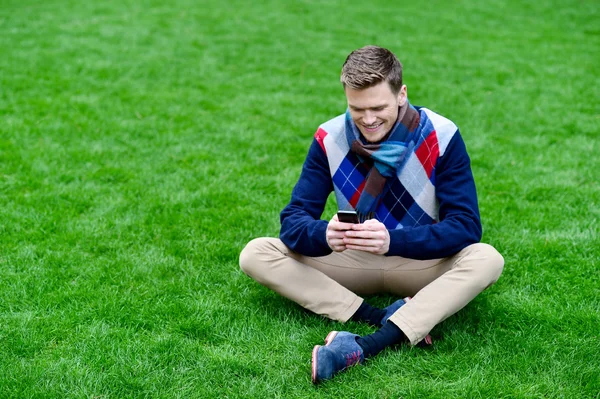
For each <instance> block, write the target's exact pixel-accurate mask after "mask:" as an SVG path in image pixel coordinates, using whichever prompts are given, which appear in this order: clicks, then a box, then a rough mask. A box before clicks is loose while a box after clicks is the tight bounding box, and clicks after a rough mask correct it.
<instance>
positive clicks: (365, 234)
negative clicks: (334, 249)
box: [345, 230, 385, 240]
mask: <svg viewBox="0 0 600 399" xmlns="http://www.w3.org/2000/svg"><path fill="white" fill-rule="evenodd" d="M345 237H347V238H362V239H370V240H373V239H375V240H383V239H384V238H385V233H384V232H383V231H382V230H361V231H356V230H351V231H346V232H345Z"/></svg>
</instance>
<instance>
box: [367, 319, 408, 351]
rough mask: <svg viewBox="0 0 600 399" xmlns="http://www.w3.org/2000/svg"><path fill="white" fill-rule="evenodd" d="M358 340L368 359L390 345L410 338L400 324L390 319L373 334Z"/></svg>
mask: <svg viewBox="0 0 600 399" xmlns="http://www.w3.org/2000/svg"><path fill="white" fill-rule="evenodd" d="M356 342H357V343H358V345H360V347H361V348H362V349H363V351H364V354H365V359H366V358H368V357H372V356H375V355H377V354H378V353H379V352H381V351H382V350H384V349H385V348H387V347H388V346H392V345H395V344H399V343H401V342H408V338H407V337H406V335H404V333H403V332H402V330H401V329H399V328H398V326H396V325H395V324H394V323H392V322H389V321H388V322H387V323H385V324H384V325H383V327H381V328H380V329H379V330H377V331H375V332H374V333H373V334H369V335H365V336H364V337H360V338H358V339H357V340H356Z"/></svg>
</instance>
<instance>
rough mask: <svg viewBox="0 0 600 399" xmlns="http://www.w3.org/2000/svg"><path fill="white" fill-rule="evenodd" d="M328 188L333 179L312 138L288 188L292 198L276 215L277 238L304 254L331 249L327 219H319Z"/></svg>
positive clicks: (331, 185) (328, 251)
mask: <svg viewBox="0 0 600 399" xmlns="http://www.w3.org/2000/svg"><path fill="white" fill-rule="evenodd" d="M331 191H333V183H332V181H331V175H330V173H329V164H328V161H327V155H326V154H325V152H324V150H323V149H322V148H321V146H320V145H319V143H318V142H317V140H316V139H315V140H313V142H312V145H311V147H310V149H309V151H308V155H307V156H306V160H305V161H304V165H303V166H302V173H301V174H300V178H299V179H298V182H297V183H296V186H295V187H294V189H293V190H292V198H291V200H290V202H289V204H288V205H287V206H286V207H285V208H284V209H283V211H281V215H280V220H281V231H280V233H279V238H280V239H281V241H282V242H283V243H284V244H285V245H287V246H288V247H289V248H290V249H291V250H293V251H295V252H298V253H300V254H302V255H306V256H325V255H329V254H330V253H331V252H332V250H331V248H330V247H329V245H328V244H327V239H326V235H325V234H326V230H327V225H328V223H329V221H328V220H320V217H321V215H322V214H323V210H324V209H325V204H326V203H327V197H328V196H329V194H330V193H331Z"/></svg>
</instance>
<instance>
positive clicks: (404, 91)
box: [398, 85, 408, 107]
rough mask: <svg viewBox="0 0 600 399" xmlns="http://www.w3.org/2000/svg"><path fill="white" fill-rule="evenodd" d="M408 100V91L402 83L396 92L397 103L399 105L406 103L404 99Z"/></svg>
mask: <svg viewBox="0 0 600 399" xmlns="http://www.w3.org/2000/svg"><path fill="white" fill-rule="evenodd" d="M407 100H408V91H407V88H406V85H402V87H401V88H400V91H399V92H398V105H399V106H401V107H402V106H404V104H406V101H407Z"/></svg>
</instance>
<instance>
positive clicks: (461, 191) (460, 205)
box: [279, 132, 481, 259]
mask: <svg viewBox="0 0 600 399" xmlns="http://www.w3.org/2000/svg"><path fill="white" fill-rule="evenodd" d="M435 171H436V185H435V187H436V197H437V199H438V202H439V206H440V209H439V220H440V221H439V222H438V223H435V224H431V225H424V226H417V227H405V228H402V229H396V230H389V233H390V248H389V251H388V253H387V254H386V255H388V256H402V257H405V258H411V259H437V258H443V257H446V256H450V255H453V254H455V253H457V252H458V251H460V250H461V249H463V248H465V247H467V246H468V245H470V244H473V243H476V242H479V240H480V239H481V221H480V218H479V207H478V205H477V192H476V190H475V182H474V180H473V174H472V172H471V164H470V159H469V155H468V154H467V150H466V148H465V143H464V142H463V139H462V137H461V135H460V132H456V134H455V135H454V136H453V138H452V139H451V140H450V143H449V144H448V147H447V149H446V151H445V153H444V155H443V156H442V157H440V158H438V162H437V164H436V165H435ZM332 191H333V183H332V180H331V175H330V172H329V164H328V161H327V155H326V154H325V152H324V151H323V149H322V148H321V146H320V145H319V143H318V142H317V141H316V140H313V143H312V145H311V147H310V149H309V151H308V155H307V156H306V160H305V161H304V165H303V167H302V173H301V175H300V179H299V180H298V182H297V183H296V186H295V187H294V189H293V191H292V198H291V200H290V203H289V204H288V205H287V206H286V207H285V208H284V209H283V211H282V212H281V215H280V218H281V231H280V234H279V237H280V239H281V241H282V242H283V243H284V244H285V245H287V246H288V247H289V248H290V249H291V250H293V251H295V252H298V253H300V254H303V255H306V256H314V257H316V256H325V255H328V254H330V253H331V252H332V250H331V248H330V247H329V245H327V239H326V237H325V233H326V230H327V224H328V223H329V219H331V216H333V215H328V216H327V217H328V219H327V220H320V218H321V216H322V214H323V210H324V209H325V204H326V202H327V197H328V196H329V194H330V193H331V192H332Z"/></svg>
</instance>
